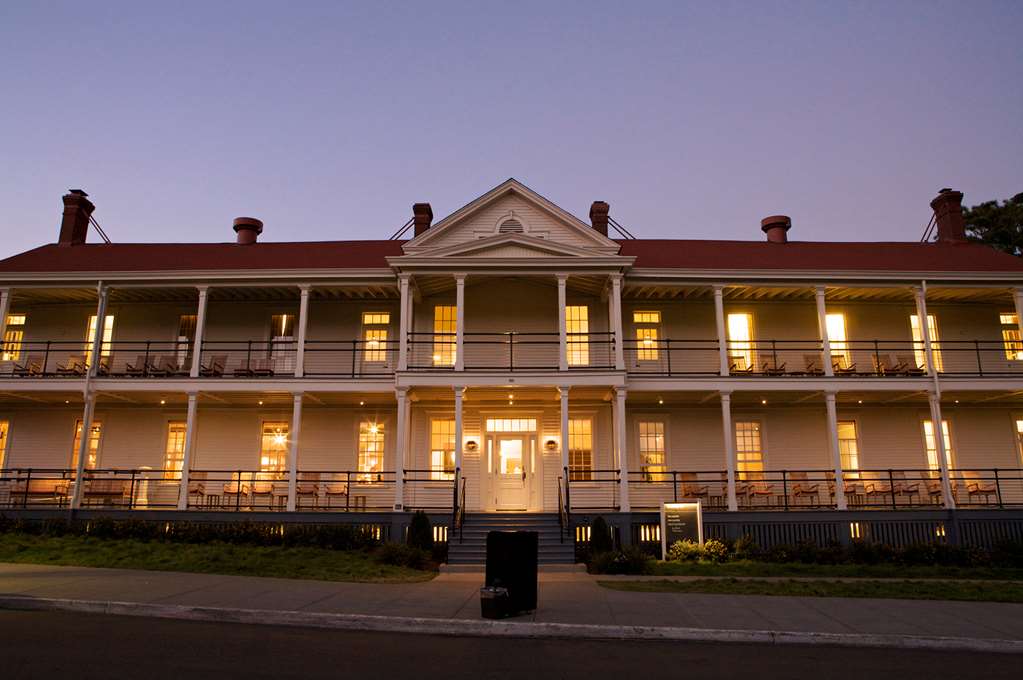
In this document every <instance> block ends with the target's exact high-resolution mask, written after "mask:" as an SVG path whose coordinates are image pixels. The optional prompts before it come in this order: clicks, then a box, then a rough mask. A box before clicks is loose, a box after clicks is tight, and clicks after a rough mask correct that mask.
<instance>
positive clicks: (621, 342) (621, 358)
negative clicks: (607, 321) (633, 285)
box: [608, 274, 625, 371]
mask: <svg viewBox="0 0 1023 680" xmlns="http://www.w3.org/2000/svg"><path fill="white" fill-rule="evenodd" d="M610 301H611V304H610V305H609V309H608V311H609V312H610V314H611V331H612V332H613V333H614V335H615V337H614V347H615V370H616V371H624V370H625V333H624V331H623V330H622V328H623V326H624V320H623V319H622V276H621V274H613V275H612V276H611V297H610Z"/></svg>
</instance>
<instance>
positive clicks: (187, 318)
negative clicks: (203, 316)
mask: <svg viewBox="0 0 1023 680" xmlns="http://www.w3.org/2000/svg"><path fill="white" fill-rule="evenodd" d="M196 320H197V317H196V315H195V314H182V315H181V316H180V317H178V338H177V347H176V351H175V353H176V354H177V355H178V364H180V365H185V364H186V363H187V362H188V361H189V360H190V359H191V358H192V346H193V345H194V344H195V324H196Z"/></svg>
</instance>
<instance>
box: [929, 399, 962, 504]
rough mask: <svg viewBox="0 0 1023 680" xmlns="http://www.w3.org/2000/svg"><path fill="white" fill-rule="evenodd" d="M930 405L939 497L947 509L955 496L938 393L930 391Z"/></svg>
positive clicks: (953, 501)
mask: <svg viewBox="0 0 1023 680" xmlns="http://www.w3.org/2000/svg"><path fill="white" fill-rule="evenodd" d="M927 401H928V403H929V404H930V407H931V426H932V427H933V428H934V444H935V446H936V447H937V449H938V469H939V471H940V473H941V498H942V500H943V501H944V505H945V507H946V508H948V509H949V510H954V509H955V507H956V502H955V497H954V496H953V495H952V481H951V476H950V475H949V470H948V444H947V442H946V441H945V429H944V428H943V427H942V420H941V399H940V398H939V397H938V395H936V394H934V393H931V394H930V395H928V397H927Z"/></svg>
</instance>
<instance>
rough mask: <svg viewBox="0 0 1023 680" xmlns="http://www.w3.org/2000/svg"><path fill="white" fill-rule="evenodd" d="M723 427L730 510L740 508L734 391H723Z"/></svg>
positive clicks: (733, 510)
mask: <svg viewBox="0 0 1023 680" xmlns="http://www.w3.org/2000/svg"><path fill="white" fill-rule="evenodd" d="M721 427H722V429H723V430H724V434H725V476H726V477H727V478H728V510H729V511H730V512H735V511H736V510H738V509H739V501H738V500H737V499H736V497H735V435H734V434H733V433H732V393H731V392H722V393H721Z"/></svg>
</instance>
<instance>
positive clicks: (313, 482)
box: [295, 472, 320, 508]
mask: <svg viewBox="0 0 1023 680" xmlns="http://www.w3.org/2000/svg"><path fill="white" fill-rule="evenodd" d="M303 498H311V499H312V506H313V507H314V508H316V507H319V505H320V473H318V472H305V473H302V474H301V475H300V476H299V479H298V483H297V484H296V485H295V507H296V508H299V507H301V506H302V499H303Z"/></svg>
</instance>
